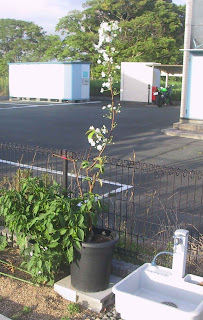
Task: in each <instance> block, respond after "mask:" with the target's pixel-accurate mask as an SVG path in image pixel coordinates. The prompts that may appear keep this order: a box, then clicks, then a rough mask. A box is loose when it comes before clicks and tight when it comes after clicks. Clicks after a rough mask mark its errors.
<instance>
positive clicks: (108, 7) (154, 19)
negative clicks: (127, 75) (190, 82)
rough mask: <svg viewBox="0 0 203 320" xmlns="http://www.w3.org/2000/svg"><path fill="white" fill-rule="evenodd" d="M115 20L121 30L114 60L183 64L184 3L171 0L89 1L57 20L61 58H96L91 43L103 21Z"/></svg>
mask: <svg viewBox="0 0 203 320" xmlns="http://www.w3.org/2000/svg"><path fill="white" fill-rule="evenodd" d="M111 20H114V21H118V22H119V26H120V27H121V33H120V35H119V37H118V38H117V39H116V41H115V43H114V46H115V49H116V51H117V52H118V55H117V62H118V63H120V62H121V61H153V62H159V63H165V64H179V63H182V53H181V52H180V51H179V49H180V48H182V47H183V41H184V40H183V39H184V21H185V6H178V5H176V4H174V3H172V1H171V0H88V1H86V3H85V4H84V10H83V11H81V12H80V11H72V12H69V13H68V15H66V16H65V17H63V18H62V19H60V21H59V23H58V25H57V26H56V30H57V31H59V32H61V33H62V34H63V37H64V39H63V41H62V42H63V44H64V47H63V50H62V53H61V55H60V56H61V57H62V58H63V57H67V56H69V58H70V59H73V60H74V59H81V60H91V61H92V62H93V67H94V66H95V70H97V69H98V68H97V67H96V61H97V59H98V55H97V52H96V50H95V47H94V44H95V43H97V42H98V34H97V31H98V28H99V25H100V23H101V22H102V21H111Z"/></svg>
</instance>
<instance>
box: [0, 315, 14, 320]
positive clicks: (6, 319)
mask: <svg viewBox="0 0 203 320" xmlns="http://www.w3.org/2000/svg"><path fill="white" fill-rule="evenodd" d="M0 320H11V319H9V318H6V317H5V316H3V315H2V314H0Z"/></svg>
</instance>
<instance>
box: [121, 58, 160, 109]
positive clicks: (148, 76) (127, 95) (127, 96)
mask: <svg viewBox="0 0 203 320" xmlns="http://www.w3.org/2000/svg"><path fill="white" fill-rule="evenodd" d="M154 66H156V64H155V63H150V62H121V94H120V99H121V101H139V102H149V103H151V102H152V90H153V87H159V86H160V70H158V69H155V68H154Z"/></svg>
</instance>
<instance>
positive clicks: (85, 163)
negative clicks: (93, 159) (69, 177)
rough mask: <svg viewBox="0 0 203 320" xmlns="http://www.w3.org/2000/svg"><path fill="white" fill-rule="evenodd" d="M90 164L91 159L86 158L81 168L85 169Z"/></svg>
mask: <svg viewBox="0 0 203 320" xmlns="http://www.w3.org/2000/svg"><path fill="white" fill-rule="evenodd" d="M89 164H90V163H89V161H86V160H85V161H83V162H82V164H81V168H83V169H84V168H88V167H89Z"/></svg>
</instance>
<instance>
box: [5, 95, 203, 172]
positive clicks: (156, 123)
mask: <svg viewBox="0 0 203 320" xmlns="http://www.w3.org/2000/svg"><path fill="white" fill-rule="evenodd" d="M108 103H109V102H108V101H91V102H83V103H49V102H35V101H31V102H30V101H29V102H28V101H16V102H14V101H13V102H10V101H1V102H0V142H13V143H17V144H26V145H32V146H41V147H49V148H57V149H67V150H69V151H76V152H85V151H86V150H88V148H89V144H88V141H87V137H86V136H85V132H86V131H87V130H88V129H89V127H90V126H91V125H94V126H95V127H99V128H101V126H102V125H103V124H105V125H106V126H108V119H105V118H104V117H103V115H104V113H105V110H102V107H103V106H104V105H107V104H108ZM121 105H122V109H121V113H120V114H119V115H118V117H117V124H118V126H117V127H116V129H115V131H114V134H113V135H114V139H113V142H114V144H112V145H111V146H110V145H109V146H108V147H107V149H106V154H107V155H108V156H110V157H114V158H119V159H132V160H134V159H135V160H136V161H144V162H147V163H152V164H158V165H166V166H173V167H180V168H187V169H193V170H203V161H202V160H203V143H202V141H201V140H193V139H187V138H181V137H170V136H166V135H165V134H163V133H162V132H161V130H162V129H166V128H170V127H172V125H173V123H174V122H177V121H179V112H180V111H179V110H180V107H179V106H170V107H163V108H158V107H157V106H155V105H150V106H148V105H143V104H136V103H134V102H121Z"/></svg>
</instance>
